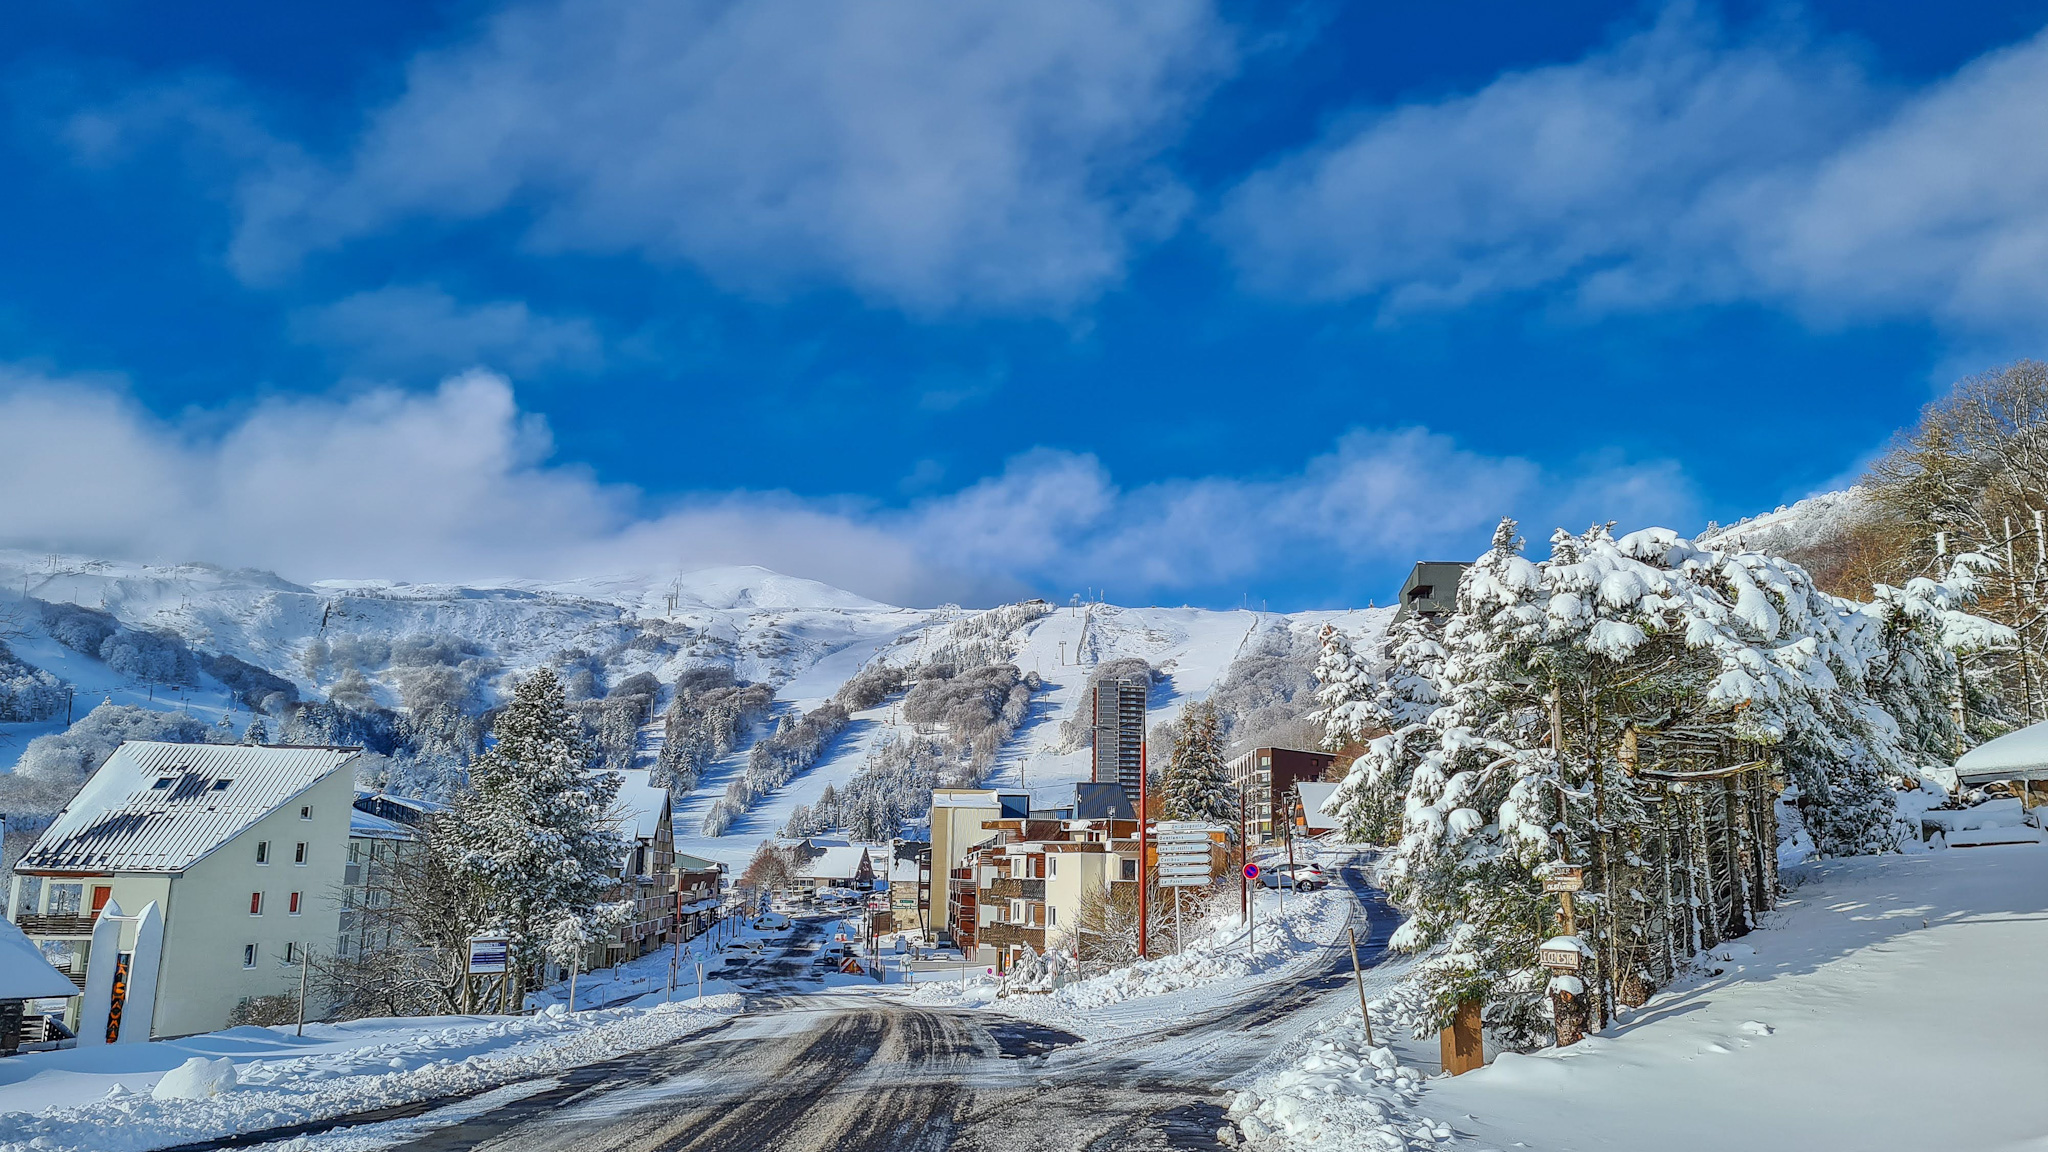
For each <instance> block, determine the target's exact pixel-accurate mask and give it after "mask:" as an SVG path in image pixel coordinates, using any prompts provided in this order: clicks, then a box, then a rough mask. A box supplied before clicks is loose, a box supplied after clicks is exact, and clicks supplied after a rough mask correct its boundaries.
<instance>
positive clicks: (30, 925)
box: [14, 913, 93, 936]
mask: <svg viewBox="0 0 2048 1152" xmlns="http://www.w3.org/2000/svg"><path fill="white" fill-rule="evenodd" d="M92 922H93V918H92V917H91V916H78V915H70V916H44V915H40V914H36V913H27V914H24V915H23V916H22V917H21V918H20V919H18V920H16V921H15V922H14V923H15V925H16V926H17V927H19V928H20V929H21V930H22V931H23V932H25V933H27V934H28V935H30V936H91V935H92Z"/></svg>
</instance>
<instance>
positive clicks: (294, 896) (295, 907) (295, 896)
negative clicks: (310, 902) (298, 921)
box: [291, 892, 299, 916]
mask: <svg viewBox="0 0 2048 1152" xmlns="http://www.w3.org/2000/svg"><path fill="white" fill-rule="evenodd" d="M291 913H292V915H294V916H297V915H298V914H299V894H298V893H297V892H294V893H292V907H291Z"/></svg>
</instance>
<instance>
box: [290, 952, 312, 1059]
mask: <svg viewBox="0 0 2048 1152" xmlns="http://www.w3.org/2000/svg"><path fill="white" fill-rule="evenodd" d="M312 966H313V949H312V946H311V945H308V944H300V945H299V1029H298V1031H297V1032H296V1033H294V1035H298V1036H304V1035H305V1034H306V969H308V968H311V967H312Z"/></svg>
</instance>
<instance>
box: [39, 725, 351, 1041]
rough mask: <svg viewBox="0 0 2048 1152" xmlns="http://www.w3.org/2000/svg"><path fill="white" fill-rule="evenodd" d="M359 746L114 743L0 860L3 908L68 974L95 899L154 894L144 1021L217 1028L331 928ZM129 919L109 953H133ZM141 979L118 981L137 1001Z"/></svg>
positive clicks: (281, 988) (77, 965) (163, 1032)
mask: <svg viewBox="0 0 2048 1152" xmlns="http://www.w3.org/2000/svg"><path fill="white" fill-rule="evenodd" d="M360 752H361V749H357V748H340V747H287V746H276V745H218V744H172V743H163V742H158V741H133V740H131V741H129V742H127V743H125V744H122V745H121V746H120V747H119V748H117V749H116V750H115V751H114V753H113V754H112V755H111V756H109V757H108V758H107V760H106V762H105V763H104V764H102V765H101V766H100V768H99V770H98V771H96V772H94V773H93V775H92V777H91V778H90V779H88V780H87V781H86V783H85V787H84V788H82V789H80V791H79V793H78V795H77V796H75V797H73V798H72V800H71V803H69V804H67V805H65V807H64V810H63V811H62V812H60V813H58V815H57V818H56V820H55V821H54V822H53V823H52V824H51V825H50V827H49V828H48V829H47V830H45V831H44V833H43V834H42V836H41V837H39V838H38V839H37V840H36V842H35V844H34V845H33V846H31V847H30V848H29V850H28V852H27V854H26V855H24V856H23V857H22V859H21V862H20V863H19V864H17V865H16V866H15V872H14V882H13V886H12V889H11V891H10V892H9V896H8V918H9V919H11V920H13V921H14V922H15V924H16V925H18V926H19V927H20V928H21V929H22V931H23V932H24V933H25V934H26V935H27V936H28V938H29V939H30V940H31V941H33V942H34V943H35V944H36V945H37V947H38V948H39V950H40V951H42V953H43V954H44V955H45V956H46V957H48V958H49V959H50V961H51V962H52V963H53V964H55V965H57V967H58V968H60V969H62V970H64V971H66V972H67V973H68V974H70V975H72V976H73V977H74V979H76V978H78V977H80V976H82V975H83V974H84V973H85V972H86V970H87V966H88V965H89V964H90V962H91V951H92V940H93V929H94V926H95V924H96V922H97V920H98V918H99V914H100V913H101V912H102V911H103V910H105V909H106V908H107V907H108V906H109V905H110V904H118V905H119V906H120V907H122V908H125V909H128V910H130V911H131V912H135V911H139V910H141V909H143V908H145V907H146V906H147V905H149V904H151V903H154V904H155V905H156V906H157V908H158V910H159V912H160V914H161V916H162V919H163V934H162V945H161V950H160V955H159V957H158V963H157V965H156V981H155V983H156V986H155V988H154V997H153V1001H154V1006H153V1008H152V1010H151V1013H152V1014H151V1017H150V1034H151V1035H152V1036H156V1037H167V1036H183V1035H188V1034H191V1033H194V1032H207V1031H212V1030H214V1029H218V1028H223V1027H226V1026H227V1023H228V1019H229V1015H230V1014H231V1013H232V1012H233V1011H234V1010H235V1007H236V1006H237V1005H238V1004H240V1003H242V1002H243V1001H244V1000H247V999H249V998H252V997H256V996H273V995H290V994H295V993H296V992H297V990H298V986H299V969H300V966H301V964H302V963H303V961H304V959H305V954H306V952H305V950H306V948H307V946H308V945H313V946H317V947H324V946H326V945H327V944H328V943H329V942H331V941H334V940H336V939H338V938H339V936H340V934H341V930H340V929H341V926H340V913H341V908H340V899H339V895H338V894H339V893H340V891H341V890H342V888H343V883H342V881H343V866H344V864H345V863H346V859H345V857H346V852H347V846H348V842H349V839H350V824H351V819H352V814H353V813H354V811H355V809H354V806H353V801H354V799H355V779H354V775H355V774H354V767H353V765H354V762H355V761H356V759H357V757H358V756H359V754H360ZM136 932H137V924H136V922H134V921H132V920H131V921H128V922H125V923H122V925H121V932H120V933H119V935H118V941H119V942H118V948H119V950H120V951H122V952H128V953H132V952H133V951H134V949H135V948H136ZM137 967H138V969H139V968H140V967H141V965H140V964H139V963H138V965H137ZM140 991H141V990H139V989H135V988H129V989H127V995H128V996H130V997H132V998H133V1000H134V1002H135V1003H137V1004H140V1003H143V1002H144V997H143V996H142V995H140ZM78 1004H79V1002H78V1001H77V1000H74V1001H72V1008H71V1009H70V1010H69V1013H68V1015H69V1016H70V1017H71V1018H70V1019H68V1020H67V1023H70V1024H72V1025H74V1026H75V1025H76V1022H77V1021H76V1016H77V1013H78V1011H79V1007H78ZM124 1034H125V1026H124Z"/></svg>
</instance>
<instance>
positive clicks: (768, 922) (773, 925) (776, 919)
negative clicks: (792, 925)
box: [754, 912, 789, 932]
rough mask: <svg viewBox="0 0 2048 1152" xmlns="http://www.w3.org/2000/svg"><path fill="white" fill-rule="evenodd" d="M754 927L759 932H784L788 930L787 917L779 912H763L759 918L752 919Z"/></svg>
mask: <svg viewBox="0 0 2048 1152" xmlns="http://www.w3.org/2000/svg"><path fill="white" fill-rule="evenodd" d="M754 928H755V929H756V930H757V931H761V932H786V931H788V930H789V917H787V916H784V915H783V914H782V913H780V912H764V913H762V914H761V918H760V919H758V920H756V921H754Z"/></svg>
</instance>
